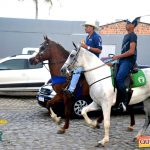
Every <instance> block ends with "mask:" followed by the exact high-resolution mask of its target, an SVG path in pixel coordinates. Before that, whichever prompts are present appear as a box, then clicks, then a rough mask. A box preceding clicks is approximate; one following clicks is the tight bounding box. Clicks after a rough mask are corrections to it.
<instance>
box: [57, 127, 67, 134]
mask: <svg viewBox="0 0 150 150" xmlns="http://www.w3.org/2000/svg"><path fill="white" fill-rule="evenodd" d="M64 133H65V129H62V128H61V129H59V130H58V131H57V134H64Z"/></svg>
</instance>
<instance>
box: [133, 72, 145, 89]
mask: <svg viewBox="0 0 150 150" xmlns="http://www.w3.org/2000/svg"><path fill="white" fill-rule="evenodd" d="M131 77H132V80H133V84H132V85H131V87H132V88H135V87H140V86H144V85H145V84H146V77H145V74H144V72H143V71H142V70H141V69H139V70H138V72H137V73H132V74H131Z"/></svg>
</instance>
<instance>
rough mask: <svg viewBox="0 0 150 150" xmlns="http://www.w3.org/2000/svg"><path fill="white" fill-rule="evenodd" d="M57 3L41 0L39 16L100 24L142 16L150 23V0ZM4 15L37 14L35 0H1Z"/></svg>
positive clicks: (62, 0) (59, 0)
mask: <svg viewBox="0 0 150 150" xmlns="http://www.w3.org/2000/svg"><path fill="white" fill-rule="evenodd" d="M52 2H53V6H52V7H51V8H50V9H49V5H48V4H47V3H45V2H44V0H39V19H48V20H71V21H74V20H75V21H86V20H96V21H98V22H99V24H100V25H103V24H107V23H112V22H115V21H119V20H122V19H130V20H132V19H134V18H135V17H137V16H145V15H149V16H145V17H142V19H141V21H142V22H146V23H150V0H52ZM0 17H8V18H27V19H34V18H35V5H34V3H33V0H0Z"/></svg>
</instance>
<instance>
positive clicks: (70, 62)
mask: <svg viewBox="0 0 150 150" xmlns="http://www.w3.org/2000/svg"><path fill="white" fill-rule="evenodd" d="M81 49H83V48H82V47H79V48H75V50H73V51H72V52H71V53H70V55H69V56H68V58H67V60H66V62H65V63H64V65H63V66H62V68H61V73H62V74H63V75H65V74H67V72H68V71H69V72H70V71H72V70H73V68H74V67H76V66H80V62H81V61H79V59H80V58H79V57H81V54H80V51H81Z"/></svg>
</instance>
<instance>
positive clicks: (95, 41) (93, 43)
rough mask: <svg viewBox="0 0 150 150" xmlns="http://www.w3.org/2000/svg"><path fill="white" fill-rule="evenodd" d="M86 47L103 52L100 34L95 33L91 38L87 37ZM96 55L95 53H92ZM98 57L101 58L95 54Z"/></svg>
mask: <svg viewBox="0 0 150 150" xmlns="http://www.w3.org/2000/svg"><path fill="white" fill-rule="evenodd" d="M85 43H86V45H88V46H90V47H93V48H98V49H99V50H102V39H101V36H100V35H99V34H97V33H96V32H95V31H94V32H93V34H92V35H91V36H87V37H86V41H85ZM92 53H94V52H92ZM94 54H95V55H96V56H97V57H99V54H97V53H94Z"/></svg>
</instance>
